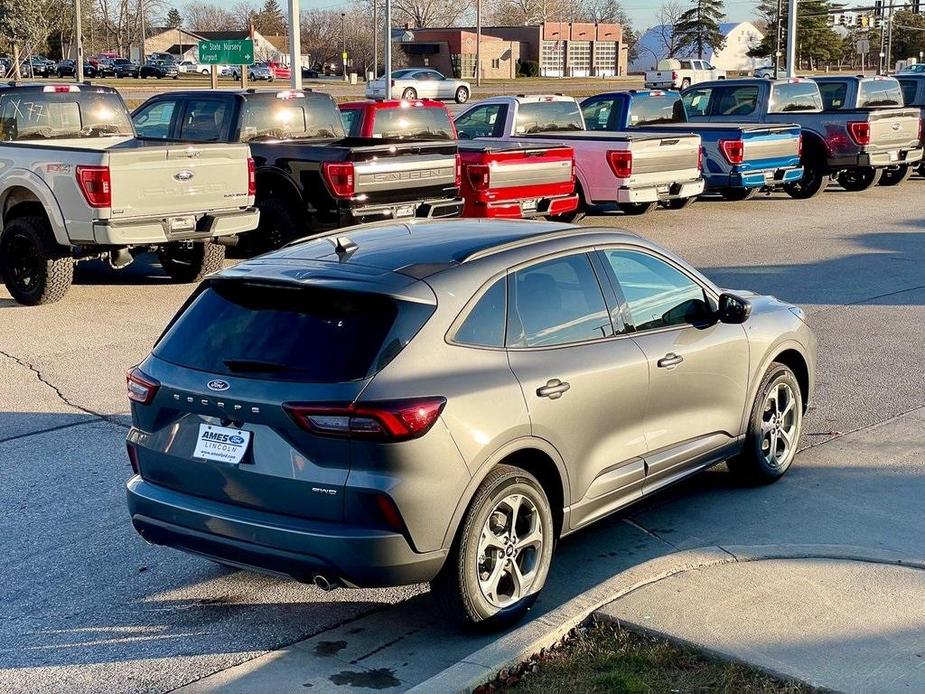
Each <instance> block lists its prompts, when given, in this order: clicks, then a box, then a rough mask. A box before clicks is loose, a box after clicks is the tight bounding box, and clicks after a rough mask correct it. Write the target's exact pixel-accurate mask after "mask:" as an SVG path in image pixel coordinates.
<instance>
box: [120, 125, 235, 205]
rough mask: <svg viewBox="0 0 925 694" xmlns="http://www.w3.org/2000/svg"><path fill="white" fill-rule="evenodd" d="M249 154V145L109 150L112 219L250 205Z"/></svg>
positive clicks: (147, 147) (138, 147) (163, 146)
mask: <svg viewBox="0 0 925 694" xmlns="http://www.w3.org/2000/svg"><path fill="white" fill-rule="evenodd" d="M136 142H137V141H136ZM248 156H249V150H248V148H247V145H238V144H233V145H224V144H214V145H213V144H207V145H185V144H184V145H154V146H150V145H148V146H134V147H126V148H124V149H123V148H115V149H111V150H109V169H110V180H111V185H112V214H113V217H114V218H118V219H123V218H128V217H162V216H164V215H169V214H178V213H179V214H183V213H202V212H210V211H217V210H228V209H236V208H242V207H248V206H249V198H248V195H247V188H248V185H247V180H248V170H247V168H248V167H247V159H248Z"/></svg>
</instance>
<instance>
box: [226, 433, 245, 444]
mask: <svg viewBox="0 0 925 694" xmlns="http://www.w3.org/2000/svg"><path fill="white" fill-rule="evenodd" d="M228 443H233V444H234V445H235V446H240V445H241V444H242V443H244V437H243V436H238V435H237V434H232V435H231V436H229V437H228Z"/></svg>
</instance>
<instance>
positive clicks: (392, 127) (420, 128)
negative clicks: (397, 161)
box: [350, 106, 456, 140]
mask: <svg viewBox="0 0 925 694" xmlns="http://www.w3.org/2000/svg"><path fill="white" fill-rule="evenodd" d="M359 124H360V123H359V119H357V120H356V121H354V127H352V128H351V132H350V135H358V134H359V127H358V126H359ZM454 133H455V131H454V130H453V125H452V124H451V123H450V116H449V115H448V114H447V112H446V111H445V110H444V109H442V108H439V107H436V108H435V107H413V106H412V107H408V108H383V109H379V110H377V111H376V112H375V115H374V116H373V137H381V138H386V139H400V140H455V139H456V138H455V137H454Z"/></svg>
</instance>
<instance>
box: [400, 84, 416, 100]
mask: <svg viewBox="0 0 925 694" xmlns="http://www.w3.org/2000/svg"><path fill="white" fill-rule="evenodd" d="M401 98H402V99H407V100H408V101H411V100H412V99H417V98H418V92H417V90H416V89H414V88H413V87H405V90H404V91H403V92H402V93H401Z"/></svg>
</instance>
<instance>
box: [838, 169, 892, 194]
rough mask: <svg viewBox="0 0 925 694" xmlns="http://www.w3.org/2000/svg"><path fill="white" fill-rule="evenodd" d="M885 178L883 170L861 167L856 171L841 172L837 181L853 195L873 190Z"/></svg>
mask: <svg viewBox="0 0 925 694" xmlns="http://www.w3.org/2000/svg"><path fill="white" fill-rule="evenodd" d="M881 176H883V169H875V168H873V167H871V166H864V167H859V168H856V169H847V170H846V171H840V172H839V174H838V176H836V180H837V181H838V185H840V186H841V187H842V188H844V189H845V190H850V191H851V192H852V193H860V192H861V191H862V190H867V189H868V188H873V187H874V186H875V185H877V184H878V183H879V182H880V177H881Z"/></svg>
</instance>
